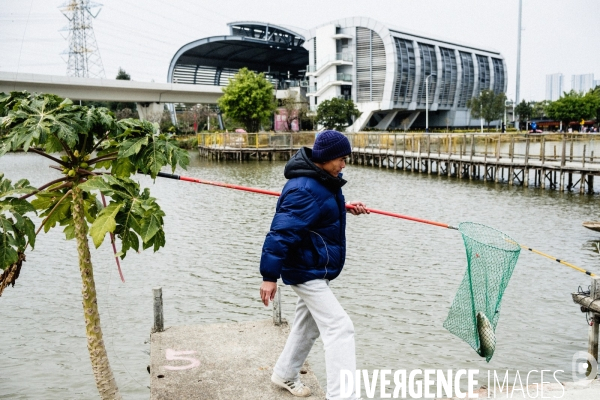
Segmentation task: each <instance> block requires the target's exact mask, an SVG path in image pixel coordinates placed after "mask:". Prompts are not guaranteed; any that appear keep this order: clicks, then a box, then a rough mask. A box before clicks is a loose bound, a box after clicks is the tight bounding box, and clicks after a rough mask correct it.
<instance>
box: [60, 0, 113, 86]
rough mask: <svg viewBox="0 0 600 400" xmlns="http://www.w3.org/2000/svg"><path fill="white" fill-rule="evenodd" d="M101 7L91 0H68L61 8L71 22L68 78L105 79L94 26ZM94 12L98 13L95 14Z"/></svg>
mask: <svg viewBox="0 0 600 400" xmlns="http://www.w3.org/2000/svg"><path fill="white" fill-rule="evenodd" d="M101 7H102V4H99V3H94V2H91V1H90V0H67V2H66V3H64V4H63V5H62V6H60V7H59V9H60V11H61V12H62V13H63V15H64V16H65V17H67V19H68V20H69V36H68V40H69V52H68V54H69V60H68V61H67V76H79V77H85V78H104V77H105V74H104V66H103V65H102V59H101V58H100V50H99V49H98V44H97V43H96V36H95V35H94V27H93V25H92V20H93V19H94V18H96V17H97V16H98V14H99V13H100V9H101ZM93 10H97V11H96V12H95V13H94V12H93Z"/></svg>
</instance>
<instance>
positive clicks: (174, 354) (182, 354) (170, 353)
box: [165, 349, 200, 371]
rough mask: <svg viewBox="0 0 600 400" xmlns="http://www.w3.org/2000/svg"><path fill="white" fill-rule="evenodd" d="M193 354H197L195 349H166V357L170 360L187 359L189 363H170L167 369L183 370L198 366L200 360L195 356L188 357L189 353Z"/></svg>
mask: <svg viewBox="0 0 600 400" xmlns="http://www.w3.org/2000/svg"><path fill="white" fill-rule="evenodd" d="M191 354H196V352H195V351H193V350H188V351H176V350H172V349H167V350H166V354H165V358H166V359H167V360H169V361H174V360H185V361H188V362H189V364H187V365H178V366H176V367H172V366H170V365H166V366H165V369H168V370H170V371H183V370H184V369H192V368H196V367H197V366H199V365H200V361H199V360H197V359H195V358H194V357H186V356H188V355H191Z"/></svg>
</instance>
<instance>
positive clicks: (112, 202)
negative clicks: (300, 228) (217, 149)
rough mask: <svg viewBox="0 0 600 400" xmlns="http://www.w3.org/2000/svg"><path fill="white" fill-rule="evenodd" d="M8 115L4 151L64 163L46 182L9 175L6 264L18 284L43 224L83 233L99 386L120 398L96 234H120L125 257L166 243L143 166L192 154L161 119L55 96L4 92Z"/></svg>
mask: <svg viewBox="0 0 600 400" xmlns="http://www.w3.org/2000/svg"><path fill="white" fill-rule="evenodd" d="M0 118H1V119H0V156H2V155H4V154H5V153H6V152H7V151H15V150H23V151H25V152H33V153H36V154H38V155H40V156H42V157H46V158H48V159H50V160H51V161H52V163H53V165H51V166H50V168H54V169H56V170H57V178H56V179H55V180H53V181H51V182H48V183H46V184H44V185H42V186H40V187H38V188H33V187H30V186H29V183H28V182H27V181H25V180H21V181H18V182H17V183H15V184H14V185H12V184H11V183H10V182H9V181H7V180H4V179H3V177H0V207H2V209H1V210H2V211H1V214H0V225H1V227H0V228H1V231H0V233H1V234H2V236H1V239H2V242H1V243H0V268H1V269H2V271H4V272H6V271H9V274H10V277H11V278H10V279H11V280H10V281H9V280H8V279H9V278H8V275H9V274H7V275H6V277H5V280H6V282H7V284H8V283H12V284H14V279H16V278H15V274H16V275H17V276H18V273H17V271H18V270H20V268H21V264H20V263H22V261H23V260H24V252H25V248H26V247H27V245H29V246H30V247H31V248H32V249H33V246H34V244H35V236H36V235H37V233H38V232H40V230H41V229H43V230H44V231H45V232H47V231H48V230H50V229H51V228H53V227H55V226H56V227H62V228H63V231H64V234H65V237H66V239H67V240H68V239H75V240H76V243H77V256H78V259H79V270H80V274H81V280H82V298H83V315H84V319H85V327H86V336H87V342H88V350H89V354H90V360H91V364H92V370H93V373H94V377H95V379H96V386H97V388H98V391H99V393H100V396H101V398H102V399H120V398H121V396H120V394H119V390H118V388H117V385H116V382H115V378H114V375H113V372H112V370H111V368H110V364H109V361H108V356H107V353H106V348H105V346H104V342H103V339H102V329H101V326H100V314H99V311H98V304H97V300H96V287H95V284H94V273H93V268H92V260H91V255H90V247H89V240H88V238H89V237H91V239H92V242H93V244H94V246H95V247H99V246H100V245H101V244H102V242H103V241H104V239H105V237H106V236H107V235H108V236H109V237H110V238H111V241H113V243H114V240H115V238H117V239H120V244H121V248H120V251H119V252H118V253H117V254H116V255H117V256H119V257H121V259H122V258H124V257H125V255H126V254H127V252H128V251H129V250H131V249H133V250H136V251H139V250H142V249H148V248H150V247H151V248H153V250H154V251H157V250H158V249H159V248H160V247H163V246H164V245H165V235H164V230H163V227H164V223H163V217H164V216H165V214H164V212H163V211H162V210H161V208H160V206H159V204H158V203H157V202H156V200H155V199H154V198H153V197H151V196H150V191H149V189H147V188H146V189H144V190H141V189H140V186H139V184H138V183H137V182H136V181H134V180H133V179H131V176H132V175H133V174H136V173H138V172H140V173H144V174H148V175H150V176H151V177H152V178H153V179H154V178H156V176H157V174H158V172H159V171H160V169H161V168H162V167H164V166H170V167H171V169H172V170H173V171H174V170H175V167H176V166H177V165H179V166H181V167H183V168H185V167H186V166H187V164H188V163H189V157H188V154H187V152H186V151H184V150H182V149H180V148H179V147H178V146H177V144H176V143H175V141H174V140H173V139H171V138H170V137H169V136H168V135H165V134H161V133H160V132H159V131H158V125H156V124H152V123H150V122H147V121H139V120H134V119H126V120H121V121H116V120H115V119H114V117H113V114H112V113H111V112H110V111H109V110H108V109H106V108H102V107H86V106H78V105H74V104H73V103H72V102H71V101H70V100H68V99H62V98H60V97H58V96H55V95H52V94H29V93H27V92H12V93H10V94H4V93H0ZM17 195H20V196H19V197H17ZM107 200H108V202H107ZM33 211H36V212H37V213H38V215H39V216H40V217H41V218H43V219H42V221H41V223H40V226H39V227H38V228H37V231H35V230H34V227H33V223H32V222H31V220H29V219H27V216H25V215H24V214H26V213H28V212H33ZM10 271H12V272H10ZM4 272H3V274H2V276H4V275H5V274H4Z"/></svg>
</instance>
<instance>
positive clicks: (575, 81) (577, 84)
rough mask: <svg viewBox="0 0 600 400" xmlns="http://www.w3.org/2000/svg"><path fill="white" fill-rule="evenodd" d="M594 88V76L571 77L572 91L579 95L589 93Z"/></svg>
mask: <svg viewBox="0 0 600 400" xmlns="http://www.w3.org/2000/svg"><path fill="white" fill-rule="evenodd" d="M593 88H594V74H582V75H573V76H571V89H572V90H574V91H576V92H578V93H587V92H588V91H589V90H590V89H593Z"/></svg>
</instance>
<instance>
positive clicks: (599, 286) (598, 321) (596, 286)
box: [588, 277, 600, 373]
mask: <svg viewBox="0 0 600 400" xmlns="http://www.w3.org/2000/svg"><path fill="white" fill-rule="evenodd" d="M590 299H592V301H595V300H600V277H592V285H591V286H590ZM591 314H592V325H591V326H590V329H589V343H588V353H589V354H590V355H591V356H592V357H594V359H595V360H596V362H597V361H598V332H599V328H600V314H598V313H594V312H592V313H591ZM591 367H592V366H591V365H590V363H589V362H588V373H589V372H590V371H591Z"/></svg>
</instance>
